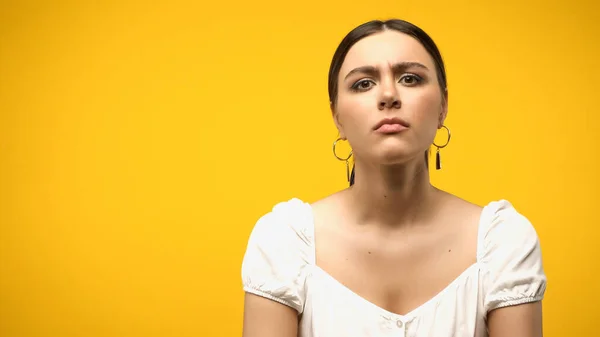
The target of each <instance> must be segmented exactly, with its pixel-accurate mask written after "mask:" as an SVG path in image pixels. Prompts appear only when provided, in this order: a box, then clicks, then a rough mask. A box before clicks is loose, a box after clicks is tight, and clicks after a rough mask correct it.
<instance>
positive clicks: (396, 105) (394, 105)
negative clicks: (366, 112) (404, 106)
mask: <svg viewBox="0 0 600 337" xmlns="http://www.w3.org/2000/svg"><path fill="white" fill-rule="evenodd" d="M395 84H396V83H394V81H392V83H388V84H387V85H383V91H382V92H381V98H380V99H379V104H378V108H379V110H383V109H385V108H389V109H400V106H401V103H400V97H399V95H398V90H397V89H396V85H395Z"/></svg>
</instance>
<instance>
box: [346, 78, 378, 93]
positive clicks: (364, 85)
mask: <svg viewBox="0 0 600 337" xmlns="http://www.w3.org/2000/svg"><path fill="white" fill-rule="evenodd" d="M372 84H375V83H374V82H373V81H371V80H367V79H364V80H360V81H358V82H356V83H354V84H353V85H352V87H351V89H352V90H354V91H365V90H369V89H370V88H371V85H372Z"/></svg>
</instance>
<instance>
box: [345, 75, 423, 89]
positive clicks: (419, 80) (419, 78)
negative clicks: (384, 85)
mask: <svg viewBox="0 0 600 337" xmlns="http://www.w3.org/2000/svg"><path fill="white" fill-rule="evenodd" d="M407 78H409V79H411V81H412V82H411V83H404V85H406V86H409V87H412V86H416V85H419V84H421V83H422V82H423V81H424V78H423V77H422V76H419V75H417V74H412V73H409V74H404V75H402V76H400V78H399V79H398V83H401V82H402V81H403V80H405V79H407ZM367 83H371V84H376V83H375V81H374V80H373V79H369V78H363V79H360V80H358V81H356V82H354V83H353V84H352V85H351V86H350V89H351V90H354V91H362V90H368V89H370V88H371V86H369V87H364V86H363V84H367Z"/></svg>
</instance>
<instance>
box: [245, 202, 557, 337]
mask: <svg viewBox="0 0 600 337" xmlns="http://www.w3.org/2000/svg"><path fill="white" fill-rule="evenodd" d="M314 242H315V241H314V222H313V211H312V207H311V206H310V204H308V203H305V202H303V201H301V200H299V199H297V198H294V199H291V200H289V201H285V202H281V203H278V204H277V205H275V207H273V209H272V211H271V212H269V213H267V214H265V215H264V216H262V217H261V218H260V219H259V220H258V222H257V223H256V225H255V226H254V229H253V230H252V233H251V234H250V238H249V240H248V246H247V248H246V253H245V255H244V259H243V262H242V281H243V288H244V291H246V292H249V293H252V294H256V295H258V296H263V297H266V298H269V299H271V300H273V301H277V302H279V303H282V304H285V305H287V306H290V307H292V308H294V309H295V310H297V311H298V314H299V326H298V327H299V332H298V336H301V337H367V336H398V337H403V336H409V337H461V336H465V337H466V336H469V337H473V336H474V337H485V336H488V332H487V328H486V326H487V324H486V317H487V313H488V312H489V311H490V310H492V309H495V308H500V307H506V306H511V305H517V304H521V303H527V302H534V301H540V300H542V298H543V297H544V293H545V290H546V275H545V273H544V270H543V267H542V256H541V251H540V245H539V240H538V236H537V233H536V231H535V229H534V228H533V226H532V225H531V223H530V222H529V221H528V220H527V219H526V218H525V217H524V216H523V215H521V214H520V213H518V212H517V211H516V210H515V208H514V207H513V206H512V205H511V204H510V203H509V202H508V201H506V200H500V201H494V202H490V203H489V204H488V205H486V206H485V207H484V208H483V211H482V214H481V219H480V223H479V235H478V243H477V262H476V263H474V264H473V265H471V266H470V267H469V268H467V269H466V270H465V271H464V272H463V273H462V274H461V275H460V276H458V277H457V278H456V279H454V281H452V282H451V283H450V284H449V285H448V286H447V287H446V288H445V289H444V290H442V291H441V292H439V293H438V294H437V295H435V296H434V297H433V298H431V299H430V300H428V301H427V302H425V303H423V304H422V305H421V306H419V307H418V308H416V309H414V310H413V311H411V312H410V313H408V314H406V315H398V314H395V313H392V312H389V311H387V310H384V309H383V308H381V307H378V306H376V305H375V304H373V303H371V302H369V301H367V300H366V299H364V298H362V297H360V296H358V295H357V294H356V293H354V292H353V291H352V290H350V289H349V288H347V287H345V286H344V285H342V284H341V283H339V282H338V281H337V280H336V279H334V278H333V277H332V276H330V275H329V274H327V272H325V271H324V270H322V269H320V268H319V266H317V265H316V264H315V245H314Z"/></svg>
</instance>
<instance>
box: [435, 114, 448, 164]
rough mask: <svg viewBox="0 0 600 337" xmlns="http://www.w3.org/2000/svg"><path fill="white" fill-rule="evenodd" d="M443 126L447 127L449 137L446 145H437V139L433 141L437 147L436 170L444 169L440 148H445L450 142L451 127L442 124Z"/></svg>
mask: <svg viewBox="0 0 600 337" xmlns="http://www.w3.org/2000/svg"><path fill="white" fill-rule="evenodd" d="M442 127H443V128H444V129H446V131H448V139H447V140H446V143H445V144H444V145H437V144H436V143H435V140H434V141H433V146H435V147H437V150H436V151H435V169H436V170H441V169H442V161H441V159H440V149H442V148H445V147H446V146H448V143H450V137H451V134H450V129H448V127H447V126H445V125H442Z"/></svg>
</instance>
